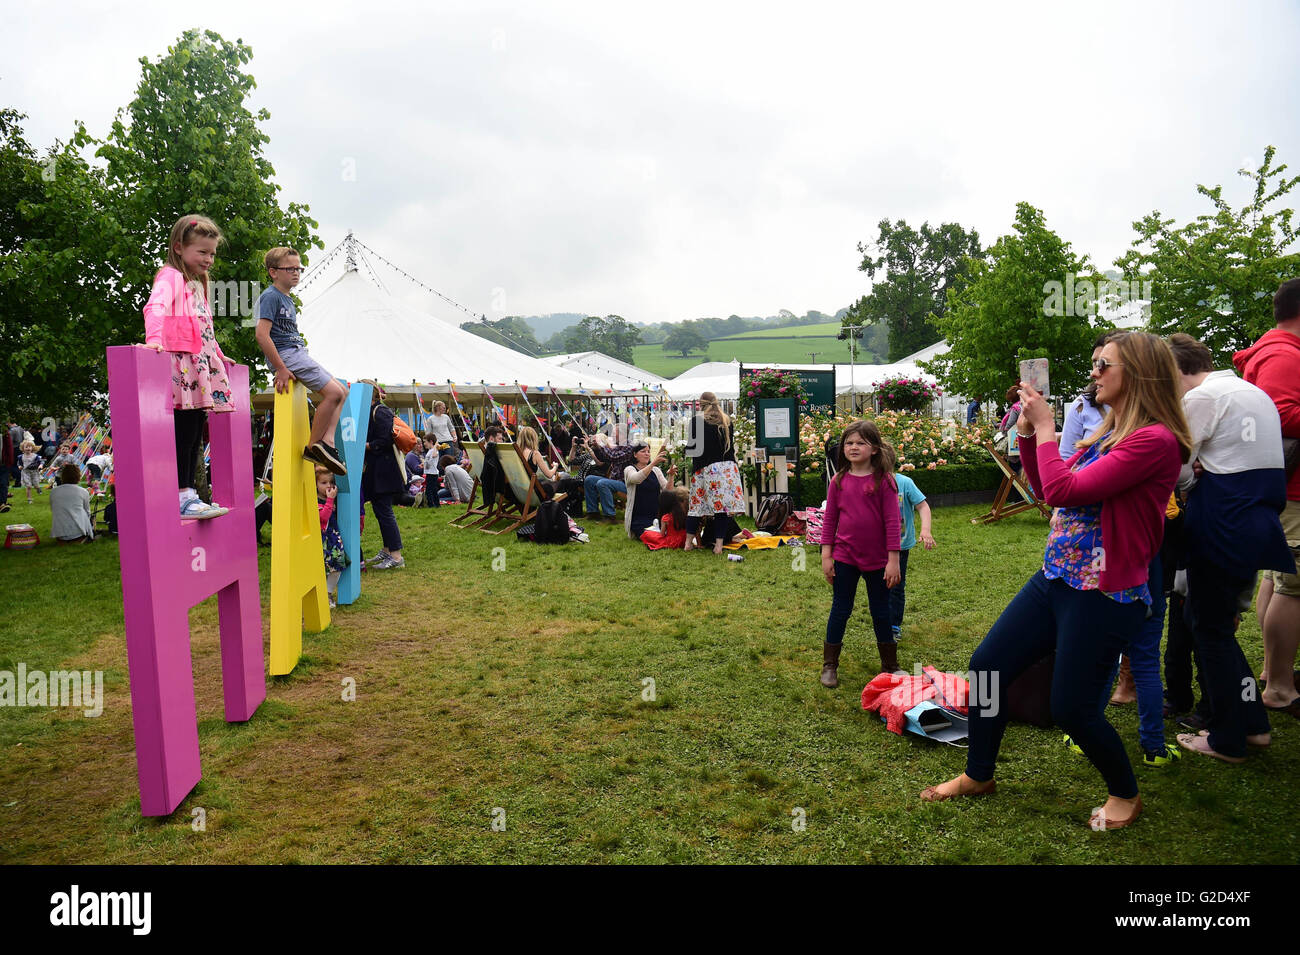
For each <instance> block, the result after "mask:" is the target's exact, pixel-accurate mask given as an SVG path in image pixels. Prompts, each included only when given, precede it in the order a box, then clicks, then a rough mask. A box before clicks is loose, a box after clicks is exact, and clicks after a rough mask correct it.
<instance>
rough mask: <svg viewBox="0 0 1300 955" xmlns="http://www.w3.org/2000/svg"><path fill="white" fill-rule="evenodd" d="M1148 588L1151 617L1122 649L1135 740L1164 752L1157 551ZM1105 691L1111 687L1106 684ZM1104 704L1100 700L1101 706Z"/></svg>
mask: <svg viewBox="0 0 1300 955" xmlns="http://www.w3.org/2000/svg"><path fill="white" fill-rule="evenodd" d="M1147 589H1148V590H1150V591H1151V616H1149V617H1148V618H1147V620H1146V623H1144V624H1143V625H1142V632H1141V633H1140V634H1138V636H1137V637H1136V638H1134V640H1133V641H1132V642H1131V643H1130V644H1129V645H1128V649H1127V650H1126V651H1125V652H1126V653H1127V654H1128V662H1129V668H1130V669H1131V670H1132V671H1133V684H1134V686H1135V687H1136V688H1137V707H1138V739H1139V740H1140V741H1141V743H1142V748H1143V749H1144V750H1148V751H1150V752H1153V753H1163V752H1164V751H1165V717H1164V687H1163V686H1162V685H1161V683H1160V637H1161V635H1162V634H1163V633H1164V629H1165V591H1164V574H1163V573H1162V571H1161V563H1160V555H1159V554H1156V556H1155V557H1154V558H1152V560H1151V568H1150V573H1149V574H1148V576H1147ZM1106 690H1107V692H1109V690H1110V684H1109V683H1108V684H1107V685H1106ZM1105 705H1106V701H1105V700H1103V701H1102V706H1105Z"/></svg>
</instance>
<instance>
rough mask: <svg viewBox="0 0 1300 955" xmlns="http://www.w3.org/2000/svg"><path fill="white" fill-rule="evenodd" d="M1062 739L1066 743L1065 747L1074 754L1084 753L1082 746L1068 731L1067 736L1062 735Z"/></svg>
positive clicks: (1080, 754)
mask: <svg viewBox="0 0 1300 955" xmlns="http://www.w3.org/2000/svg"><path fill="white" fill-rule="evenodd" d="M1061 739H1062V741H1063V742H1064V743H1065V748H1066V749H1068V750H1069V751H1070V752H1072V753H1074V755H1076V756H1082V755H1083V749H1082V747H1080V746H1079V744H1078V743H1076V742H1075V741H1074V737H1073V736H1071V735H1070V734H1068V733H1067V734H1066V735H1065V736H1063V737H1061Z"/></svg>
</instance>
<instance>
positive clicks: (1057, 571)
mask: <svg viewBox="0 0 1300 955" xmlns="http://www.w3.org/2000/svg"><path fill="white" fill-rule="evenodd" d="M1101 443H1102V442H1101V441H1100V440H1099V441H1097V443H1095V444H1093V445H1091V446H1089V447H1088V448H1086V449H1085V450H1084V452H1083V455H1082V456H1081V457H1080V458H1079V460H1078V461H1077V462H1075V465H1074V468H1073V470H1075V471H1082V470H1083V469H1084V468H1086V467H1087V466H1088V465H1090V464H1093V463H1095V462H1096V461H1098V460H1100V459H1101V457H1102V454H1103V452H1101V451H1099V450H1098V449H1099V448H1100V447H1101ZM1102 544H1103V542H1102V539H1101V505H1100V504H1089V505H1087V506H1086V507H1062V508H1058V509H1057V511H1056V513H1055V514H1053V515H1052V529H1051V531H1050V532H1049V533H1048V535H1047V550H1046V552H1045V553H1044V554H1043V576H1044V577H1046V578H1047V579H1048V580H1056V579H1058V578H1059V579H1061V580H1064V581H1065V582H1066V583H1067V584H1069V585H1070V586H1071V587H1073V588H1074V589H1075V590H1101V571H1102V568H1103V567H1104V566H1105V559H1106V558H1105V555H1106V551H1105V548H1104V547H1103V546H1102ZM1102 593H1104V594H1105V595H1106V596H1107V597H1109V598H1111V599H1112V600H1114V601H1116V602H1117V603H1122V604H1127V603H1138V602H1141V603H1145V604H1148V605H1149V604H1150V603H1151V592H1150V591H1149V590H1148V589H1147V585H1146V584H1144V583H1143V584H1139V585H1138V586H1136V587H1129V588H1128V589H1126V590H1117V591H1113V592H1112V591H1107V590H1103V591H1102Z"/></svg>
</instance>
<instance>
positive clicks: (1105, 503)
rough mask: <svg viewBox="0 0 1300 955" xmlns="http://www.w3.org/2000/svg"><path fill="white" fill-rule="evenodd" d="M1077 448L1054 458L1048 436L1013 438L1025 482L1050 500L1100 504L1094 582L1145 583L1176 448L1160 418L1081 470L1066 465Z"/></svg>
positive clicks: (1176, 465) (1177, 465) (1174, 471)
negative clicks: (1044, 441) (1098, 565)
mask: <svg viewBox="0 0 1300 955" xmlns="http://www.w3.org/2000/svg"><path fill="white" fill-rule="evenodd" d="M1081 454H1083V452H1082V451H1080V452H1078V453H1076V454H1074V455H1073V456H1072V457H1071V458H1070V460H1069V461H1062V460H1061V453H1060V451H1059V449H1058V448H1057V446H1056V442H1055V441H1049V442H1048V443H1047V444H1039V443H1038V442H1037V439H1036V438H1034V437H1033V436H1030V437H1028V438H1021V439H1020V460H1021V462H1022V463H1023V466H1024V469H1025V473H1026V474H1027V475H1028V477H1029V481H1030V483H1031V484H1033V486H1034V487H1035V488H1036V489H1038V490H1039V493H1040V494H1041V495H1042V498H1043V500H1044V501H1045V502H1047V504H1049V505H1050V506H1052V507H1082V506H1087V505H1089V504H1098V503H1100V504H1101V540H1102V546H1103V547H1104V548H1105V551H1106V552H1105V554H1103V555H1102V565H1101V589H1102V590H1104V591H1107V592H1109V593H1114V592H1115V591H1117V590H1125V589H1127V588H1129V587H1136V586H1138V585H1139V584H1143V583H1146V580H1147V576H1148V569H1149V565H1150V563H1151V558H1152V557H1154V556H1155V554H1156V551H1158V550H1159V549H1160V542H1161V541H1162V540H1163V539H1164V535H1165V506H1166V505H1167V504H1168V503H1169V495H1170V494H1172V493H1173V491H1174V483H1175V482H1176V481H1177V480H1178V472H1179V470H1180V469H1181V468H1182V454H1181V453H1180V451H1179V448H1178V440H1177V439H1176V438H1175V437H1174V435H1173V432H1172V431H1170V430H1169V429H1168V428H1166V427H1165V426H1164V425H1162V424H1151V425H1147V426H1146V427H1145V428H1139V429H1138V430H1137V431H1134V432H1133V433H1132V434H1130V435H1129V436H1128V437H1127V438H1125V439H1124V440H1123V441H1121V442H1120V443H1119V444H1117V445H1115V447H1113V448H1111V449H1110V451H1108V452H1107V453H1106V454H1105V455H1104V456H1103V457H1101V458H1100V459H1099V460H1097V461H1094V462H1093V463H1092V464H1090V465H1088V466H1087V467H1086V468H1084V469H1083V470H1082V471H1078V472H1074V471H1071V470H1070V468H1071V467H1072V466H1073V465H1074V462H1075V461H1076V460H1078V458H1079V456H1080V455H1081Z"/></svg>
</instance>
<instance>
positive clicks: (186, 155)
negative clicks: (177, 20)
mask: <svg viewBox="0 0 1300 955" xmlns="http://www.w3.org/2000/svg"><path fill="white" fill-rule="evenodd" d="M252 56H253V51H252V50H251V49H250V48H249V47H247V46H245V45H244V43H243V42H242V41H240V40H236V41H234V42H233V43H232V42H229V41H227V40H225V39H223V38H222V37H221V36H220V35H218V34H216V33H214V32H212V31H211V30H206V31H198V30H189V31H187V32H185V33H184V34H182V35H181V37H180V39H179V40H178V41H177V43H176V45H175V46H172V47H169V48H168V50H167V55H166V56H162V57H159V58H158V59H157V60H156V61H152V62H151V61H150V60H149V59H148V57H142V58H141V60H140V65H141V67H142V74H143V75H142V77H141V80H140V85H139V86H138V87H137V89H136V96H135V99H134V100H132V102H131V104H130V105H129V106H128V107H127V108H126V110H125V111H119V112H118V115H117V118H116V119H115V120H114V122H113V125H112V129H111V132H110V134H109V137H108V141H107V142H106V143H104V145H103V146H102V147H101V148H100V150H99V155H100V156H101V157H102V158H103V159H105V160H107V163H108V167H107V175H108V184H109V188H110V189H111V190H112V192H113V194H114V206H115V209H116V212H117V219H118V221H119V222H120V223H121V226H122V228H121V233H120V236H119V238H118V241H117V243H116V245H115V248H114V249H113V250H112V255H113V258H114V260H115V261H116V262H118V263H119V264H120V273H121V287H120V292H121V294H120V295H119V297H118V299H117V302H116V306H117V307H118V308H119V309H120V310H121V311H122V312H123V313H130V314H132V315H134V316H135V317H136V319H137V321H136V327H135V331H134V333H133V334H131V335H129V336H125V338H124V340H138V339H139V338H140V335H141V331H140V327H141V326H140V320H139V315H140V310H141V309H142V308H143V306H144V303H145V300H146V299H147V298H148V295H149V288H150V285H151V284H152V281H153V277H154V273H155V272H156V271H157V269H158V267H159V265H160V264H161V263H162V262H163V260H164V259H165V257H166V246H167V237H168V233H169V231H170V229H171V227H172V224H173V223H174V222H175V221H176V220H177V219H178V218H180V216H182V215H184V214H186V213H201V214H203V215H206V216H208V217H210V218H211V219H212V220H213V221H214V222H216V223H217V225H218V226H219V227H220V228H221V230H222V232H223V233H224V234H225V239H226V241H225V243H224V244H223V245H221V247H219V248H218V249H217V261H216V265H215V266H214V267H213V269H212V272H211V277H212V279H213V280H214V282H233V283H239V282H245V283H249V284H248V285H246V286H242V287H236V288H237V293H236V294H235V295H234V296H230V295H227V296H225V301H222V300H217V301H215V302H214V305H216V306H217V309H216V311H217V314H216V316H215V325H216V331H217V339H218V340H219V341H220V343H221V347H222V350H223V351H224V352H225V353H226V354H227V355H229V356H230V357H232V358H235V359H237V360H240V361H253V360H260V359H261V351H260V349H259V348H258V347H257V344H256V342H255V340H254V337H253V336H254V329H253V325H254V323H253V322H252V321H251V320H249V321H248V322H247V323H245V321H244V319H246V318H249V317H250V316H251V309H252V300H253V299H254V298H255V296H254V295H253V292H254V291H257V290H258V288H260V287H265V286H266V285H267V284H268V282H269V280H268V278H267V274H266V269H265V267H264V265H263V262H262V257H263V256H264V255H265V253H266V251H267V249H270V248H273V247H275V246H282V245H283V246H290V247H292V248H295V249H297V250H298V252H299V253H301V254H302V257H303V261H304V262H306V261H307V258H308V252H309V250H310V249H312V248H323V247H324V243H322V242H321V240H320V239H319V238H318V237H317V236H316V233H315V231H314V230H315V228H316V225H317V223H316V221H315V220H314V219H311V218H310V217H309V216H308V215H307V212H308V208H307V206H305V205H301V204H299V203H296V202H290V203H288V205H287V207H285V208H284V209H281V207H280V201H279V193H280V191H281V189H280V186H279V185H277V184H276V182H275V169H274V168H273V167H272V166H271V163H270V161H269V160H268V159H267V158H266V156H265V155H264V154H263V147H264V146H265V145H266V143H267V142H269V138H268V137H267V135H266V134H265V133H264V132H262V130H261V128H260V126H259V124H260V123H263V122H265V121H266V120H268V119H270V115H271V114H270V113H269V112H267V110H265V109H262V110H259V111H258V112H256V113H253V112H251V111H250V110H249V109H248V107H247V106H246V105H245V100H246V99H247V97H248V95H249V93H250V92H251V91H252V90H253V88H254V86H256V83H255V82H254V80H253V77H252V76H250V75H248V74H247V73H245V72H244V71H243V67H244V66H245V65H246V64H247V63H248V62H249V60H250V59H251V58H252ZM231 288H232V287H230V286H226V289H227V290H230V289H231ZM232 298H233V299H234V300H235V302H234V304H232V302H231V299H232ZM223 311H224V312H227V313H230V312H235V313H237V314H226V315H225V316H223V315H222V312H223ZM100 344H101V347H102V344H103V343H100ZM101 359H102V355H101Z"/></svg>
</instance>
